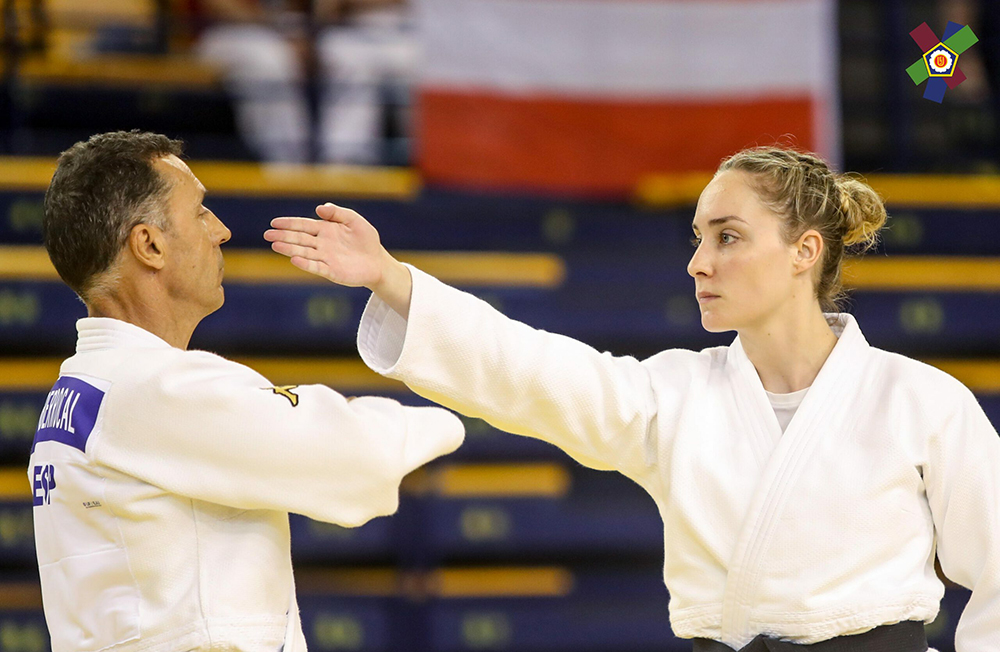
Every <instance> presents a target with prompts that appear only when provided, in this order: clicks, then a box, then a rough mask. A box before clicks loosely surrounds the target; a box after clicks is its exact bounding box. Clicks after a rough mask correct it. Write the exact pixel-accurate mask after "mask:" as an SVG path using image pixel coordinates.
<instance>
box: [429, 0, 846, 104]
mask: <svg viewBox="0 0 1000 652" xmlns="http://www.w3.org/2000/svg"><path fill="white" fill-rule="evenodd" d="M833 6H834V3H833V2H831V0H771V1H758V2H747V1H746V0H742V1H736V2H733V1H729V2H726V1H716V0H711V1H699V2H696V1H680V2H664V1H661V0H630V1H622V0H418V2H417V7H418V16H419V18H418V19H419V24H420V29H421V30H422V34H423V37H424V43H425V44H426V60H425V67H424V73H423V75H424V76H423V80H422V81H423V84H424V85H425V86H430V87H438V88H456V89H459V88H463V87H469V88H474V89H478V90H493V91H500V92H505V93H509V94H525V95H530V94H539V93H542V94H545V95H558V96H564V97H573V96H584V97H593V98H594V99H600V98H608V99H612V98H615V97H619V98H630V99H642V98H645V97H650V98H670V99H674V98H676V99H684V98H692V99H704V98H706V97H719V96H721V97H732V96H734V95H739V96H740V97H742V98H750V97H755V96H772V97H773V96H781V95H796V94H798V95H801V94H810V93H815V92H818V91H822V89H827V90H826V91H823V94H824V95H825V94H827V93H828V89H829V88H830V87H831V86H835V85H836V83H837V80H836V79H831V78H830V75H831V65H830V56H831V52H832V53H836V43H835V38H836V24H835V23H833V22H832V19H833V15H834V11H832V9H831V7H833Z"/></svg>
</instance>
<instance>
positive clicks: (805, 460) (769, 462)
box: [358, 268, 1000, 652]
mask: <svg viewBox="0 0 1000 652" xmlns="http://www.w3.org/2000/svg"><path fill="white" fill-rule="evenodd" d="M411 269H412V268H411ZM412 274H413V294H412V304H411V308H410V314H409V320H408V321H406V320H404V319H403V318H402V317H401V316H400V315H398V314H397V313H395V312H393V311H392V310H391V309H389V308H388V306H387V305H386V304H385V303H383V302H382V301H381V300H380V299H378V298H377V297H373V298H372V300H371V301H370V303H369V304H368V307H367V309H366V311H365V314H364V316H363V317H362V321H361V326H360V329H359V332H358V348H359V350H360V352H361V355H362V357H363V358H364V360H365V362H366V363H367V364H368V365H369V366H371V367H372V369H375V370H376V371H379V372H381V373H384V374H385V375H387V376H391V377H393V378H398V379H401V380H403V381H405V382H406V384H407V385H409V386H410V387H411V388H412V389H413V390H414V391H416V392H417V393H419V394H421V395H423V396H426V397H427V398H430V399H431V400H434V401H437V402H439V403H441V404H442V405H446V406H448V407H451V408H452V409H455V410H457V411H459V412H462V413H464V414H468V415H470V416H475V417H481V418H484V419H486V420H487V421H489V422H490V423H492V424H493V425H495V426H496V427H498V428H500V429H503V430H507V431H510V432H514V433H518V434H522V435H528V436H531V437H537V438H539V439H544V440H546V441H549V442H551V443H553V444H555V445H557V446H559V447H561V448H562V449H564V450H565V451H567V452H568V453H569V454H570V455H572V456H573V457H574V458H575V459H576V460H578V461H579V462H581V463H582V464H584V465H586V466H589V467H592V468H596V469H614V470H617V471H620V472H622V473H624V474H625V475H626V476H628V477H629V478H631V479H633V480H634V481H635V482H637V483H639V484H640V485H641V486H642V487H643V488H644V489H645V490H646V491H647V492H649V494H650V495H651V496H652V497H653V499H654V500H655V501H656V504H657V506H658V507H659V511H660V515H661V517H662V518H663V524H664V545H665V550H664V557H665V559H664V567H663V576H664V579H665V581H666V585H667V589H668V590H669V592H670V596H671V598H670V622H671V626H672V627H673V630H674V632H675V633H676V634H677V635H678V636H681V637H685V638H687V637H705V638H710V639H715V640H718V641H722V642H724V643H726V644H727V645H730V646H731V647H733V648H736V649H739V648H740V647H741V646H743V645H745V644H746V643H748V642H749V641H750V640H751V639H753V637H754V636H755V635H757V634H766V635H770V636H775V637H781V638H784V639H788V640H791V641H795V642H798V643H812V642H817V641H820V640H825V639H828V638H832V637H835V636H839V635H845V634H854V633H860V632H863V631H866V630H868V629H871V628H874V627H876V626H879V625H882V624H889V623H895V622H899V621H903V620H911V619H912V620H923V621H931V620H932V619H933V618H934V617H935V615H936V614H937V612H938V605H939V601H940V599H941V597H942V595H943V593H944V587H943V585H942V583H941V582H940V581H939V580H938V578H937V576H936V575H935V572H934V555H935V552H937V554H938V555H939V556H940V559H941V565H942V567H943V569H944V572H945V574H946V575H947V576H948V577H949V578H951V579H952V580H954V581H956V582H958V583H960V584H962V585H964V586H966V587H969V588H971V589H972V590H973V593H972V598H971V600H970V601H969V603H968V606H967V607H966V609H965V613H964V615H963V616H962V619H961V621H960V624H959V627H958V634H957V649H958V650H959V651H960V652H996V651H997V650H1000V438H998V437H997V433H996V431H995V430H994V429H993V427H992V426H991V425H990V423H989V421H988V420H987V418H986V416H985V415H984V413H983V411H982V409H981V408H980V407H979V405H978V403H977V402H976V399H975V397H974V396H973V395H972V394H971V393H970V392H969V390H968V389H966V388H965V387H964V386H963V385H962V384H961V383H959V382H958V381H956V380H955V379H953V378H952V377H950V376H948V375H946V374H944V373H943V372H941V371H939V370H937V369H934V368H932V367H930V366H927V365H924V364H922V363H920V362H916V361H914V360H910V359H908V358H905V357H903V356H900V355H896V354H893V353H888V352H885V351H881V350H879V349H875V348H872V347H871V346H869V344H868V343H867V342H866V341H865V338H864V336H863V335H862V334H861V331H860V330H859V328H858V325H857V323H856V322H855V321H854V319H853V318H852V317H851V316H849V315H846V314H845V315H836V316H831V319H835V321H834V322H833V323H832V325H833V326H834V330H835V332H836V333H837V334H838V336H839V341H838V343H837V345H836V347H835V348H834V350H833V352H832V354H831V355H830V357H829V359H828V360H827V361H826V363H825V364H824V366H823V368H822V370H821V371H820V373H819V375H818V376H817V378H816V380H815V382H814V383H813V385H812V387H811V389H810V390H809V392H808V393H807V395H806V397H805V399H804V400H803V402H802V404H801V406H800V407H799V409H798V411H797V412H796V414H795V416H794V418H793V419H792V421H791V423H790V424H789V425H788V428H787V430H786V431H785V433H784V434H782V432H781V428H780V426H779V425H778V421H777V419H776V417H775V414H774V411H773V410H772V408H771V405H770V404H769V403H768V399H767V397H766V395H765V392H764V388H763V386H762V384H761V381H760V379H759V377H758V375H757V372H756V370H755V368H754V366H753V364H752V363H751V362H750V360H749V359H748V358H747V356H746V354H745V353H744V351H743V348H742V346H741V345H740V340H739V338H737V339H736V341H735V342H733V344H732V345H731V346H728V347H718V348H711V349H706V350H704V351H701V352H695V351H687V350H669V351H664V352H662V353H660V354H658V355H655V356H653V357H652V358H650V359H648V360H645V361H643V362H638V361H637V360H635V359H633V358H629V357H613V356H612V355H610V354H607V353H603V354H602V353H598V352H597V351H595V350H593V349H591V348H590V347H588V346H586V345H584V344H582V343H580V342H577V341H574V340H572V339H570V338H567V337H563V336H560V335H553V334H550V333H546V332H543V331H538V330H534V329H532V328H530V327H528V326H526V325H524V324H521V323H518V322H515V321H513V320H510V319H507V318H506V317H504V316H503V315H501V314H500V313H498V312H497V311H496V310H494V309H493V308H492V307H490V306H489V305H488V304H486V303H485V302H483V301H480V300H478V299H476V298H474V297H472V296H471V295H468V294H465V293H462V292H459V291H457V290H455V289H452V288H449V287H447V286H446V285H444V284H442V283H440V282H438V281H437V280H435V279H433V278H431V277H430V276H428V275H426V274H424V273H422V272H420V271H418V270H415V269H412Z"/></svg>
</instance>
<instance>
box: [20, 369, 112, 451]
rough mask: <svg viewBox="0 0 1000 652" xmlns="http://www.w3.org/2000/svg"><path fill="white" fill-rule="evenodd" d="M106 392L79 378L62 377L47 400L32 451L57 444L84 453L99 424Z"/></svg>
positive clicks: (39, 418) (39, 420)
mask: <svg viewBox="0 0 1000 652" xmlns="http://www.w3.org/2000/svg"><path fill="white" fill-rule="evenodd" d="M102 401H104V392H102V391H101V390H99V389H97V388H96V387H94V386H93V385H91V384H89V383H86V382H84V381H82V380H80V379H79V378H73V377H72V376H61V377H60V378H59V380H57V381H56V384H55V385H53V386H52V391H50V392H49V395H48V397H46V399H45V406H44V407H43V408H42V413H41V415H39V417H38V430H37V431H36V432H35V441H34V443H33V444H32V445H31V451H32V452H34V451H35V446H37V445H38V443H39V442H43V441H57V442H59V443H61V444H66V445H67V446H72V447H73V448H77V449H79V450H81V451H83V450H85V449H86V448H87V439H88V438H89V437H90V433H91V432H93V430H94V424H95V423H96V422H97V412H98V411H99V410H100V409H101V402H102Z"/></svg>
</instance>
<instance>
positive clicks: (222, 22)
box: [187, 0, 311, 163]
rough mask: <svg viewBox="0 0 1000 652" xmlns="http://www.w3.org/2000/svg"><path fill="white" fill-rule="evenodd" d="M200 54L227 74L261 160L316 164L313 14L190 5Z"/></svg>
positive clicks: (278, 6) (262, 4)
mask: <svg viewBox="0 0 1000 652" xmlns="http://www.w3.org/2000/svg"><path fill="white" fill-rule="evenodd" d="M187 2H188V7H187V8H188V18H189V19H190V20H192V26H193V28H194V30H195V32H196V33H197V40H196V43H195V51H196V53H197V54H198V56H200V57H201V58H203V59H204V60H206V61H208V62H211V63H213V64H216V65H218V66H219V67H220V68H222V70H223V73H224V76H225V83H226V86H227V88H228V90H229V92H230V94H231V95H232V96H233V99H234V102H235V111H236V121H237V126H238V128H239V130H240V133H241V135H242V137H243V139H244V141H245V142H246V144H247V145H248V146H249V147H250V149H251V150H252V151H253V152H254V153H256V154H257V155H258V156H259V157H260V158H261V160H264V161H268V162H282V163H302V162H305V161H307V160H309V132H310V124H311V120H310V117H309V103H308V101H307V95H306V91H305V82H306V79H307V75H306V66H305V61H304V56H303V52H304V51H305V50H306V46H307V41H306V30H305V26H306V20H305V18H306V15H305V12H304V10H302V8H299V7H296V6H295V5H294V4H293V3H292V2H282V1H276V2H275V1H272V2H267V1H264V0H187Z"/></svg>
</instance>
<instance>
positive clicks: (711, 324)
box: [701, 312, 734, 333]
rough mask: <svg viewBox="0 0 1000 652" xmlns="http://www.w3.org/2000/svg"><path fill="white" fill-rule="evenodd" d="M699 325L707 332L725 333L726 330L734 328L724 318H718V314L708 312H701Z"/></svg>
mask: <svg viewBox="0 0 1000 652" xmlns="http://www.w3.org/2000/svg"><path fill="white" fill-rule="evenodd" d="M701 327H702V328H704V329H705V330H706V331H708V332H709V333H725V332H726V331H731V330H734V328H733V326H732V324H729V323H728V322H727V321H726V320H723V319H719V316H718V315H713V314H712V313H710V312H702V313H701Z"/></svg>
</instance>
